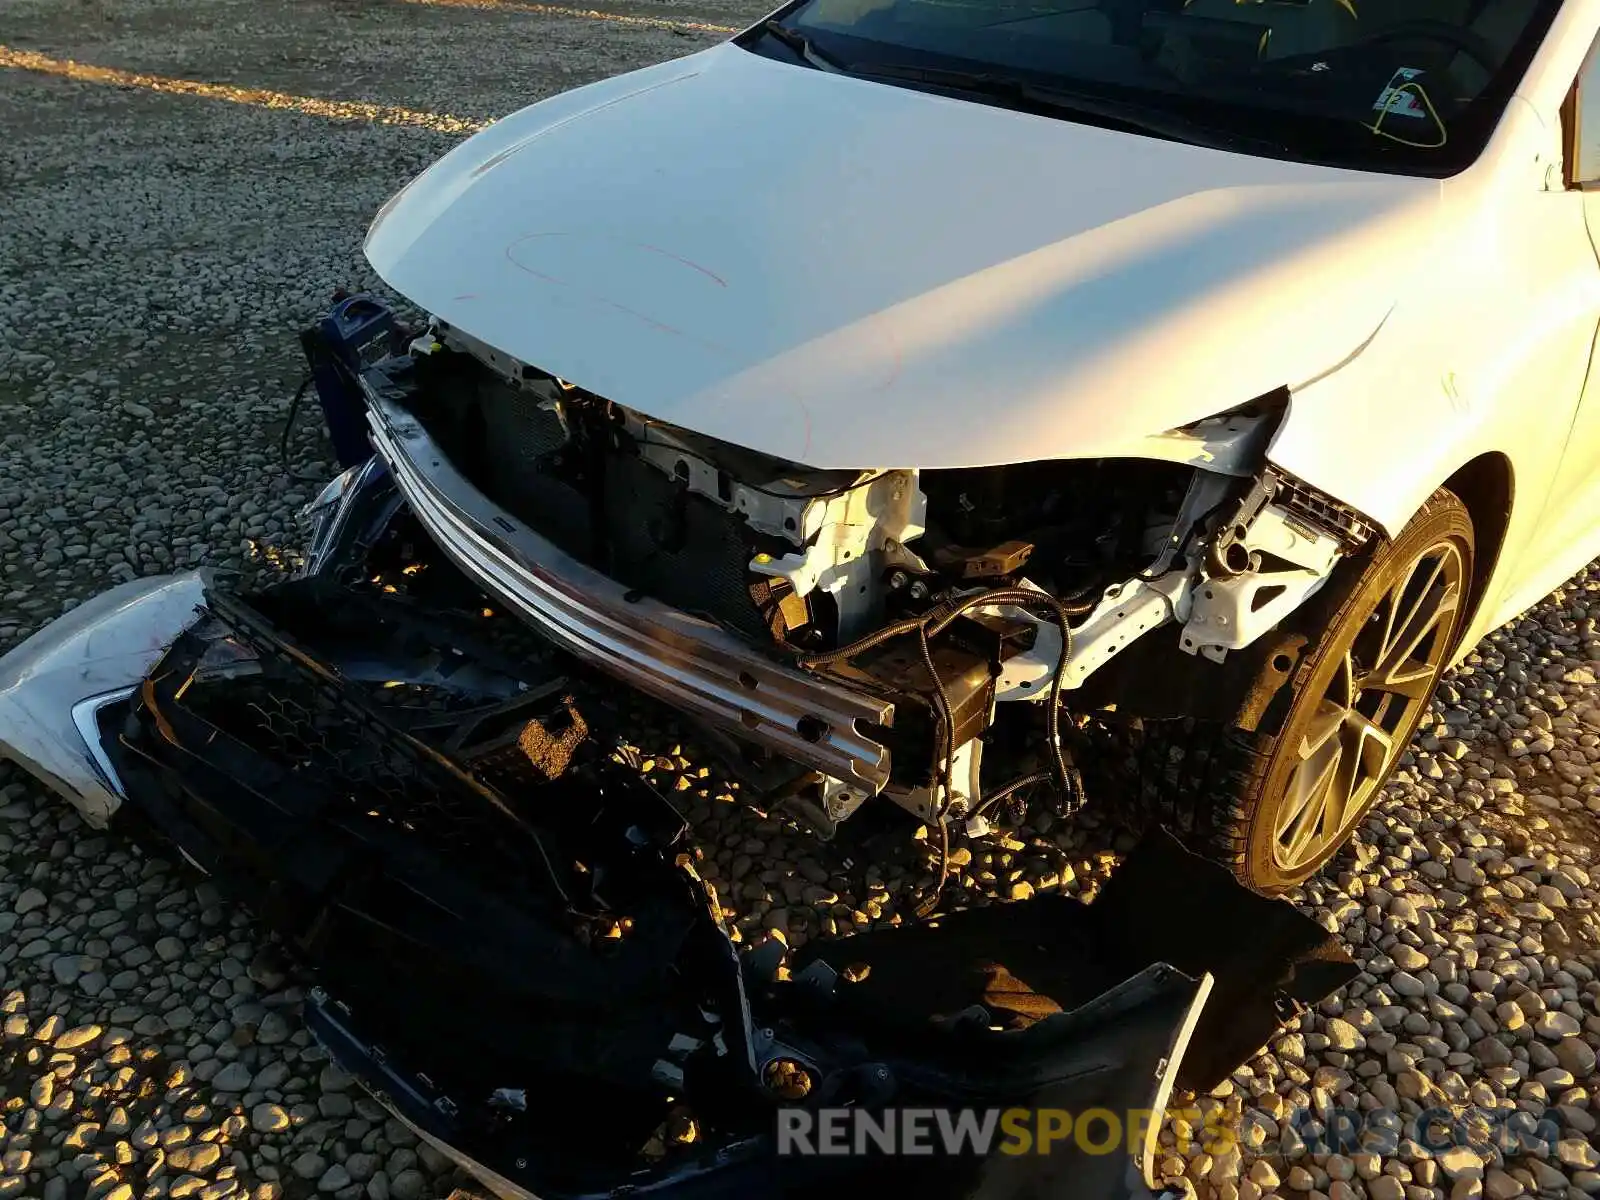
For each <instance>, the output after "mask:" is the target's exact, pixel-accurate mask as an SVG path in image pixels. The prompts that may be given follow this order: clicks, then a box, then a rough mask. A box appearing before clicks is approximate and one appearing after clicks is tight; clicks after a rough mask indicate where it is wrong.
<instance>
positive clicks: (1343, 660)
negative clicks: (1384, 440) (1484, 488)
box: [1116, 489, 1474, 895]
mask: <svg viewBox="0 0 1600 1200" xmlns="http://www.w3.org/2000/svg"><path fill="white" fill-rule="evenodd" d="M1473 559H1474V541H1473V529H1472V519H1471V517H1470V516H1469V514H1468V512H1467V509H1466V507H1465V506H1464V505H1463V504H1462V503H1461V501H1460V500H1459V499H1458V498H1457V497H1456V496H1455V495H1454V494H1453V493H1451V492H1449V491H1445V490H1443V489H1441V490H1439V491H1437V492H1435V493H1434V494H1433V495H1432V496H1431V497H1430V498H1429V500H1428V502H1427V503H1426V504H1424V505H1423V506H1422V508H1421V509H1420V510H1419V511H1418V512H1417V513H1416V515H1415V516H1414V517H1412V519H1411V521H1410V522H1409V523H1408V524H1407V525H1406V527H1405V528H1404V529H1403V530H1402V531H1401V532H1400V534H1399V536H1397V537H1396V538H1395V539H1394V540H1393V541H1392V542H1387V543H1383V544H1380V545H1379V546H1378V548H1377V549H1376V550H1375V551H1373V552H1372V553H1370V554H1369V555H1368V556H1366V557H1365V558H1364V559H1359V560H1354V561H1352V562H1351V563H1349V564H1348V565H1347V568H1346V573H1345V574H1344V576H1343V578H1341V577H1340V576H1338V575H1336V576H1335V579H1334V581H1333V582H1331V583H1330V584H1329V585H1328V586H1327V587H1326V588H1324V589H1323V591H1324V592H1327V591H1328V590H1329V589H1331V588H1337V589H1338V590H1337V592H1336V593H1334V594H1333V595H1332V596H1331V597H1326V596H1325V597H1324V598H1323V602H1322V604H1320V605H1308V606H1307V607H1308V608H1311V609H1320V612H1318V614H1317V615H1316V616H1315V618H1314V620H1315V621H1316V625H1315V626H1314V627H1312V628H1308V629H1307V630H1306V633H1307V634H1308V642H1309V647H1308V649H1307V651H1306V652H1305V653H1304V654H1302V655H1300V656H1299V658H1298V661H1297V662H1294V664H1293V666H1292V667H1291V668H1290V672H1291V673H1290V677H1289V679H1288V681H1287V682H1286V683H1285V682H1284V681H1283V677H1282V672H1281V671H1280V672H1279V675H1278V676H1277V677H1276V678H1274V679H1265V678H1263V679H1262V686H1263V687H1265V688H1269V689H1270V690H1271V691H1274V692H1277V693H1279V694H1280V698H1281V701H1282V704H1281V707H1279V709H1278V711H1279V713H1280V714H1281V719H1276V720H1274V721H1272V722H1268V723H1264V725H1265V724H1270V725H1271V728H1270V729H1267V728H1264V727H1260V726H1258V727H1257V728H1253V729H1246V728H1241V727H1240V726H1239V725H1238V724H1237V723H1235V722H1231V721H1212V720H1203V719H1198V718H1192V717H1191V718H1183V719H1179V720H1170V721H1157V722H1147V723H1145V724H1144V725H1143V726H1142V728H1133V729H1124V730H1123V731H1122V733H1121V736H1120V737H1119V738H1118V740H1119V741H1121V742H1122V749H1123V750H1124V752H1125V756H1124V757H1123V758H1122V761H1123V763H1124V764H1133V765H1134V766H1135V769H1136V770H1137V772H1138V776H1139V784H1140V785H1142V786H1136V787H1132V788H1130V787H1128V786H1127V783H1128V782H1129V781H1127V780H1126V778H1124V780H1123V782H1122V786H1120V787H1117V788H1116V790H1117V791H1118V792H1120V793H1121V794H1122V795H1123V796H1124V797H1125V799H1126V800H1128V801H1131V802H1132V804H1133V808H1134V810H1135V812H1137V813H1138V814H1139V815H1140V816H1141V817H1142V818H1143V819H1144V823H1148V820H1149V819H1151V818H1153V819H1154V820H1156V821H1157V822H1159V823H1161V824H1163V825H1166V826H1167V827H1168V828H1170V829H1172V830H1173V832H1174V833H1176V834H1177V835H1178V836H1179V837H1180V839H1182V840H1183V841H1184V842H1185V843H1186V844H1187V845H1188V846H1189V847H1190V849H1192V850H1195V851H1197V852H1199V853H1201V854H1204V855H1205V856H1206V857H1208V858H1212V859H1215V860H1216V861H1218V862H1220V863H1222V864H1223V865H1224V866H1227V867H1228V868H1229V869H1231V870H1232V871H1233V873H1234V875H1235V877H1236V878H1238V879H1239V881H1240V882H1241V883H1244V884H1245V885H1246V886H1248V887H1250V888H1252V889H1254V890H1256V891H1259V892H1264V893H1266V894H1269V895H1271V894H1276V893H1280V892H1283V891H1286V890H1288V889H1289V888H1292V887H1294V886H1296V885H1298V884H1300V883H1302V882H1303V881H1304V880H1306V879H1308V878H1309V877H1310V876H1311V875H1313V874H1314V873H1315V872H1316V871H1317V870H1318V869H1319V868H1320V867H1321V866H1322V865H1323V864H1324V863H1325V862H1327V860H1328V859H1330V858H1331V857H1333V855H1334V854H1335V853H1336V852H1337V851H1338V849H1339V848H1340V846H1342V845H1343V844H1344V843H1345V842H1346V841H1347V840H1348V838H1349V836H1350V834H1351V832H1353V831H1354V829H1355V828H1356V826H1357V825H1359V824H1360V822H1361V820H1362V819H1363V818H1364V817H1365V816H1366V814H1367V812H1368V811H1370V810H1371V808H1372V806H1373V804H1374V803H1376V801H1377V799H1378V796H1379V795H1380V794H1381V792H1382V790H1383V784H1384V783H1385V782H1386V781H1387V779H1388V778H1389V776H1390V775H1391V774H1392V773H1393V770H1394V766H1395V763H1396V761H1397V760H1398V759H1399V758H1400V756H1401V755H1402V754H1403V753H1404V751H1405V747H1406V745H1407V744H1408V743H1409V742H1410V740H1411V737H1412V735H1413V734H1414V733H1415V731H1416V727H1417V725H1418V723H1419V722H1420V721H1421V719H1422V716H1423V715H1424V714H1425V713H1426V712H1427V708H1428V704H1429V702H1430V701H1431V700H1432V697H1433V693H1434V691H1435V689H1436V688H1437V686H1438V682H1439V677H1440V676H1441V675H1442V674H1443V672H1444V667H1445V665H1446V664H1447V663H1448V662H1449V659H1450V655H1451V652H1452V651H1453V650H1454V648H1455V646H1456V643H1457V642H1458V641H1459V639H1460V636H1461V632H1462V628H1463V625H1464V623H1465V618H1466V615H1467V611H1468V607H1469V603H1468V601H1469V597H1470V592H1471V584H1472V579H1473V566H1474V562H1473ZM1430 580H1431V581H1432V582H1433V586H1432V587H1431V588H1430V587H1428V586H1427V584H1428V582H1429V581H1430ZM1416 599H1421V600H1423V601H1425V602H1426V603H1425V604H1418V605H1414V606H1413V605H1412V601H1414V600H1416ZM1429 606H1432V607H1433V609H1434V611H1435V614H1436V615H1435V616H1433V617H1429V616H1428V615H1426V614H1427V613H1428V610H1429ZM1408 611H1416V612H1418V613H1422V614H1424V615H1423V616H1421V617H1420V618H1418V619H1417V620H1416V622H1415V623H1413V624H1412V625H1411V626H1410V627H1409V628H1410V631H1415V630H1416V629H1418V628H1420V627H1422V626H1423V625H1424V624H1428V622H1429V621H1430V620H1431V622H1432V623H1431V624H1429V625H1428V628H1427V630H1426V631H1425V636H1424V637H1423V638H1422V639H1420V640H1419V641H1418V643H1417V652H1416V654H1415V655H1414V656H1412V657H1411V658H1409V659H1407V660H1406V661H1405V662H1404V663H1402V664H1401V665H1402V667H1403V669H1400V670H1387V669H1374V668H1383V667H1384V666H1385V664H1386V663H1391V662H1393V661H1394V660H1395V658H1396V654H1397V647H1399V646H1403V645H1404V644H1405V643H1406V642H1407V641H1408V636H1407V635H1404V634H1402V635H1400V636H1396V635H1395V631H1394V630H1393V629H1391V628H1390V626H1389V623H1388V620H1389V618H1390V617H1391V614H1394V613H1399V614H1401V615H1403V614H1404V613H1406V612H1408ZM1400 624H1401V625H1402V626H1404V622H1403V621H1402V622H1401V623H1400ZM1385 636H1388V638H1389V644H1388V646H1387V653H1385V648H1386V647H1385V641H1384V639H1385ZM1367 660H1371V661H1367ZM1380 660H1381V661H1380ZM1272 661H1274V662H1284V661H1287V660H1284V659H1274V660H1272ZM1423 666H1425V667H1427V672H1426V674H1425V677H1424V676H1423V675H1422V674H1420V673H1419V670H1418V668H1419V667H1423ZM1271 669H1273V668H1272V667H1269V666H1263V668H1262V670H1263V674H1264V673H1265V672H1266V671H1268V670H1271ZM1362 680H1366V681H1367V682H1368V685H1369V686H1367V687H1365V688H1363V687H1360V686H1359V685H1360V683H1361V682H1362ZM1347 681H1349V682H1347ZM1390 689H1403V692H1404V694H1403V695H1402V694H1401V691H1400V690H1390ZM1385 697H1387V698H1388V703H1387V704H1385V703H1384V698H1385ZM1345 700H1349V701H1350V704H1349V706H1348V708H1347V709H1346V711H1345V713H1344V716H1343V717H1342V718H1339V720H1338V722H1337V724H1335V717H1336V713H1337V710H1338V709H1339V706H1340V704H1341V703H1342V702H1343V701H1345ZM1330 729H1331V730H1332V732H1331V733H1330V732H1329V731H1330ZM1330 746H1331V747H1332V749H1330ZM1308 751H1309V753H1308ZM1330 754H1331V755H1333V757H1334V761H1335V765H1334V766H1333V768H1332V772H1333V774H1332V775H1329V774H1328V769H1327V768H1326V766H1325V763H1326V761H1327V759H1328V756H1329V755H1330ZM1380 760H1381V761H1380ZM1341 771H1342V772H1344V774H1343V775H1341V774H1339V772H1341ZM1324 778H1327V779H1329V780H1330V782H1331V783H1333V784H1337V785H1342V784H1343V783H1344V781H1345V780H1346V779H1348V780H1349V781H1350V782H1351V784H1352V786H1351V787H1349V789H1348V792H1349V796H1348V798H1347V799H1346V800H1345V801H1344V802H1343V803H1342V804H1340V805H1339V806H1338V807H1337V808H1334V807H1332V806H1328V807H1326V808H1325V810H1324V811H1323V812H1322V813H1321V814H1320V816H1316V815H1311V814H1312V809H1313V808H1314V806H1315V800H1314V797H1315V795H1316V794H1317V793H1316V784H1317V783H1318V781H1320V780H1322V779H1324ZM1337 790H1338V789H1337V788H1335V789H1333V790H1330V791H1329V792H1327V793H1325V794H1326V795H1334V793H1335V792H1336V791H1337ZM1307 797H1313V800H1312V802H1311V803H1309V804H1305V805H1302V803H1301V802H1302V801H1303V800H1305V799H1306V798H1307ZM1123 815H1124V816H1127V815H1129V814H1128V813H1127V812H1126V811H1125V812H1124V814H1123ZM1286 826H1287V828H1286ZM1297 839H1298V844H1297Z"/></svg>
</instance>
